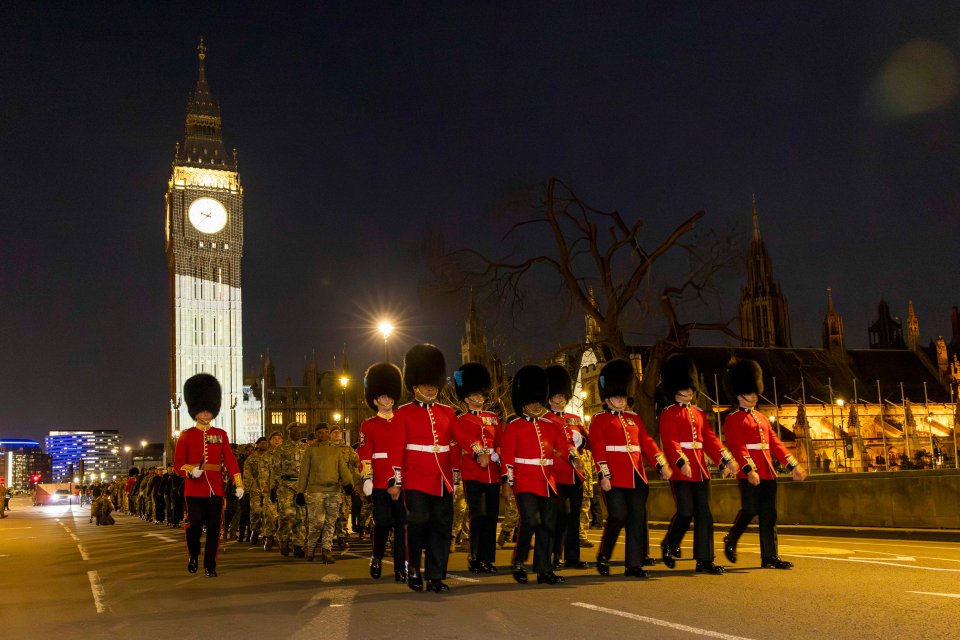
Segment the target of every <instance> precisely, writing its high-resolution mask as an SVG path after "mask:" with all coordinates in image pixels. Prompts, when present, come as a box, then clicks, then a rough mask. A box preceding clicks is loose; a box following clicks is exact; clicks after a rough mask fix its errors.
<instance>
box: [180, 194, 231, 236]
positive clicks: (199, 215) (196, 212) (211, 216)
mask: <svg viewBox="0 0 960 640" xmlns="http://www.w3.org/2000/svg"><path fill="white" fill-rule="evenodd" d="M187 215H188V217H189V218H190V224H192V225H193V226H194V228H195V229H196V230H197V231H199V232H201V233H217V232H218V231H220V230H221V229H223V228H224V227H225V226H226V224H227V210H226V209H224V208H223V205H222V204H220V203H219V202H217V201H216V200H214V199H213V198H198V199H196V200H194V201H193V203H192V204H191V205H190V209H189V210H188V211H187Z"/></svg>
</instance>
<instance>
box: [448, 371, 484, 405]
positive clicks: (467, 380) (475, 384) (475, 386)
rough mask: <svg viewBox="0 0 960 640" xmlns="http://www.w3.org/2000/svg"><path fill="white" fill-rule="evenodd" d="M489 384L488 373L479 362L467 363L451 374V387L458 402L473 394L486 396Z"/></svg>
mask: <svg viewBox="0 0 960 640" xmlns="http://www.w3.org/2000/svg"><path fill="white" fill-rule="evenodd" d="M491 384H492V383H491V381H490V372H489V371H487V368H486V367H485V366H483V365H482V364H480V363H479V362H468V363H466V364H464V365H462V366H461V367H460V368H459V369H457V370H456V371H454V372H453V386H454V390H455V391H456V393H457V399H458V400H460V402H463V399H464V398H466V397H467V396H472V395H473V394H475V393H482V394H483V395H487V394H488V393H489V392H490V385H491Z"/></svg>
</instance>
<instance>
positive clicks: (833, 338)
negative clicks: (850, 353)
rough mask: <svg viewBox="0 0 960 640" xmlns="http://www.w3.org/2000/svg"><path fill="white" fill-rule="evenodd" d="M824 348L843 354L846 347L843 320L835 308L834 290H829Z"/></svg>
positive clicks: (824, 320)
mask: <svg viewBox="0 0 960 640" xmlns="http://www.w3.org/2000/svg"><path fill="white" fill-rule="evenodd" d="M823 348H824V349H828V350H830V351H835V352H843V351H845V350H846V345H845V341H844V337H843V318H842V317H840V314H839V313H837V310H836V309H834V308H833V289H831V288H828V289H827V315H826V316H825V317H824V319H823Z"/></svg>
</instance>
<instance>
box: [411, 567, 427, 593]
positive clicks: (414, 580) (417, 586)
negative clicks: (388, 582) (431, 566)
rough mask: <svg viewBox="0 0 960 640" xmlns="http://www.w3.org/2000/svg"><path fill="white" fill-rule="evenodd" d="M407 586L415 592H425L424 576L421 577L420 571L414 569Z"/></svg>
mask: <svg viewBox="0 0 960 640" xmlns="http://www.w3.org/2000/svg"><path fill="white" fill-rule="evenodd" d="M407 586H408V587H410V588H411V589H413V590H414V591H423V576H422V575H420V570H419V569H414V570H413V571H411V572H410V575H408V576H407Z"/></svg>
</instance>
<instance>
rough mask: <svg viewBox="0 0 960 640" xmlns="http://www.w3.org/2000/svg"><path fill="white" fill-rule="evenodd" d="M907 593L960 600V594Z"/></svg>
mask: <svg viewBox="0 0 960 640" xmlns="http://www.w3.org/2000/svg"><path fill="white" fill-rule="evenodd" d="M907 593H919V594H920V595H922V596H943V597H944V598H960V593H934V592H932V591H907Z"/></svg>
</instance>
